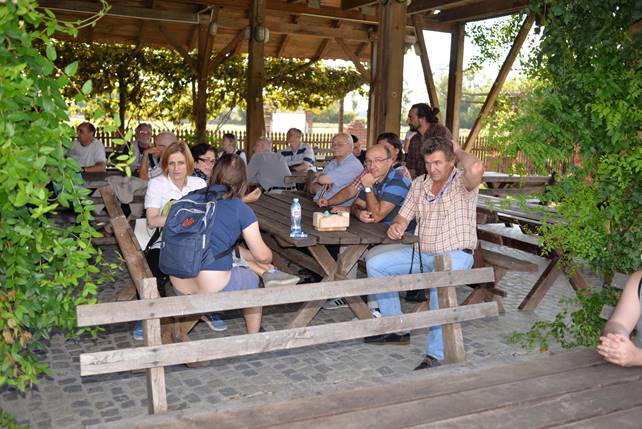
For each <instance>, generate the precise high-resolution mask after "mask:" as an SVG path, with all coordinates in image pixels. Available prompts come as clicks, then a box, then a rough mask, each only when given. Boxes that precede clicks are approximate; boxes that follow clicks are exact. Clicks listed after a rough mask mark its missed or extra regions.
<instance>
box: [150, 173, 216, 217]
mask: <svg viewBox="0 0 642 429" xmlns="http://www.w3.org/2000/svg"><path fill="white" fill-rule="evenodd" d="M205 186H207V184H206V183H205V180H203V179H201V178H200V177H195V176H188V177H187V183H186V184H185V186H183V189H178V187H177V186H176V185H175V184H174V182H172V181H171V180H170V179H169V177H167V176H165V175H164V174H161V175H160V176H157V177H154V178H153V179H151V180H150V181H149V183H148V184H147V193H146V194H145V208H146V209H150V208H155V209H159V210H161V211H162V210H163V207H165V204H167V202H169V201H170V200H179V199H181V197H184V196H185V195H187V194H189V193H190V192H192V191H195V190H197V189H201V188H204V187H205Z"/></svg>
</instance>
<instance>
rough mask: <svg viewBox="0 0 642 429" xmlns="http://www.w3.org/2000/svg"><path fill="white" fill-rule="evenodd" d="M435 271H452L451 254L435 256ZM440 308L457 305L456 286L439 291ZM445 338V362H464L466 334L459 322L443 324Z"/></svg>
mask: <svg viewBox="0 0 642 429" xmlns="http://www.w3.org/2000/svg"><path fill="white" fill-rule="evenodd" d="M435 271H452V262H451V260H450V256H436V257H435ZM437 294H438V296H439V308H452V307H457V290H456V288H455V287H452V286H451V287H447V288H441V289H439V290H438V291H437ZM442 329H443V338H444V363H454V362H463V361H464V359H466V351H465V350H464V336H463V334H462V332H461V325H460V324H459V323H449V324H447V325H443V326H442Z"/></svg>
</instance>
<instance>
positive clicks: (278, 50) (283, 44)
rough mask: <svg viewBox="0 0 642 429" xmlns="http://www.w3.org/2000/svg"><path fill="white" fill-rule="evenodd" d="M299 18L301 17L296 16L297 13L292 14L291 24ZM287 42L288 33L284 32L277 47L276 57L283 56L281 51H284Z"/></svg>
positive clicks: (296, 22) (288, 40) (288, 39)
mask: <svg viewBox="0 0 642 429" xmlns="http://www.w3.org/2000/svg"><path fill="white" fill-rule="evenodd" d="M300 19H301V17H300V16H298V15H294V16H292V24H298V23H299V20H300ZM289 42H290V35H289V34H285V35H284V36H283V39H282V40H281V44H280V45H279V48H278V49H277V51H276V57H277V58H280V57H282V56H283V52H285V48H286V46H287V45H288V43H289Z"/></svg>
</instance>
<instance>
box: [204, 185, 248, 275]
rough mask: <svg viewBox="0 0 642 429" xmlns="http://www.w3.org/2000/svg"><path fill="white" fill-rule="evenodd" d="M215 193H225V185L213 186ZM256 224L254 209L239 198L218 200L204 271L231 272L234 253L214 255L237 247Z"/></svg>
mask: <svg viewBox="0 0 642 429" xmlns="http://www.w3.org/2000/svg"><path fill="white" fill-rule="evenodd" d="M210 189H212V190H213V191H214V192H225V191H226V190H227V187H226V186H224V185H212V187H211V188H210ZM254 222H256V215H255V214H254V212H253V211H252V209H251V208H250V207H249V206H248V205H247V204H245V203H244V202H242V201H241V200H240V199H238V198H232V199H229V200H218V201H217V203H216V213H215V215H214V227H213V228H212V229H211V230H210V231H211V232H210V237H209V244H210V245H209V247H208V249H207V252H206V255H205V260H204V261H203V265H202V269H203V270H215V271H229V270H230V269H231V268H232V253H228V254H227V255H225V256H223V257H221V258H219V259H214V255H217V254H219V253H221V252H224V251H226V250H228V249H230V248H231V247H233V246H234V245H235V243H236V242H237V240H238V239H239V237H240V236H241V233H242V232H243V230H244V229H245V228H247V227H248V226H250V225H252V224H253V223H254Z"/></svg>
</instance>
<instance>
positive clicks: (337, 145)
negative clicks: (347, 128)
mask: <svg viewBox="0 0 642 429" xmlns="http://www.w3.org/2000/svg"><path fill="white" fill-rule="evenodd" d="M348 144H350V143H336V142H332V143H330V146H332V147H341V146H346V145H348Z"/></svg>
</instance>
